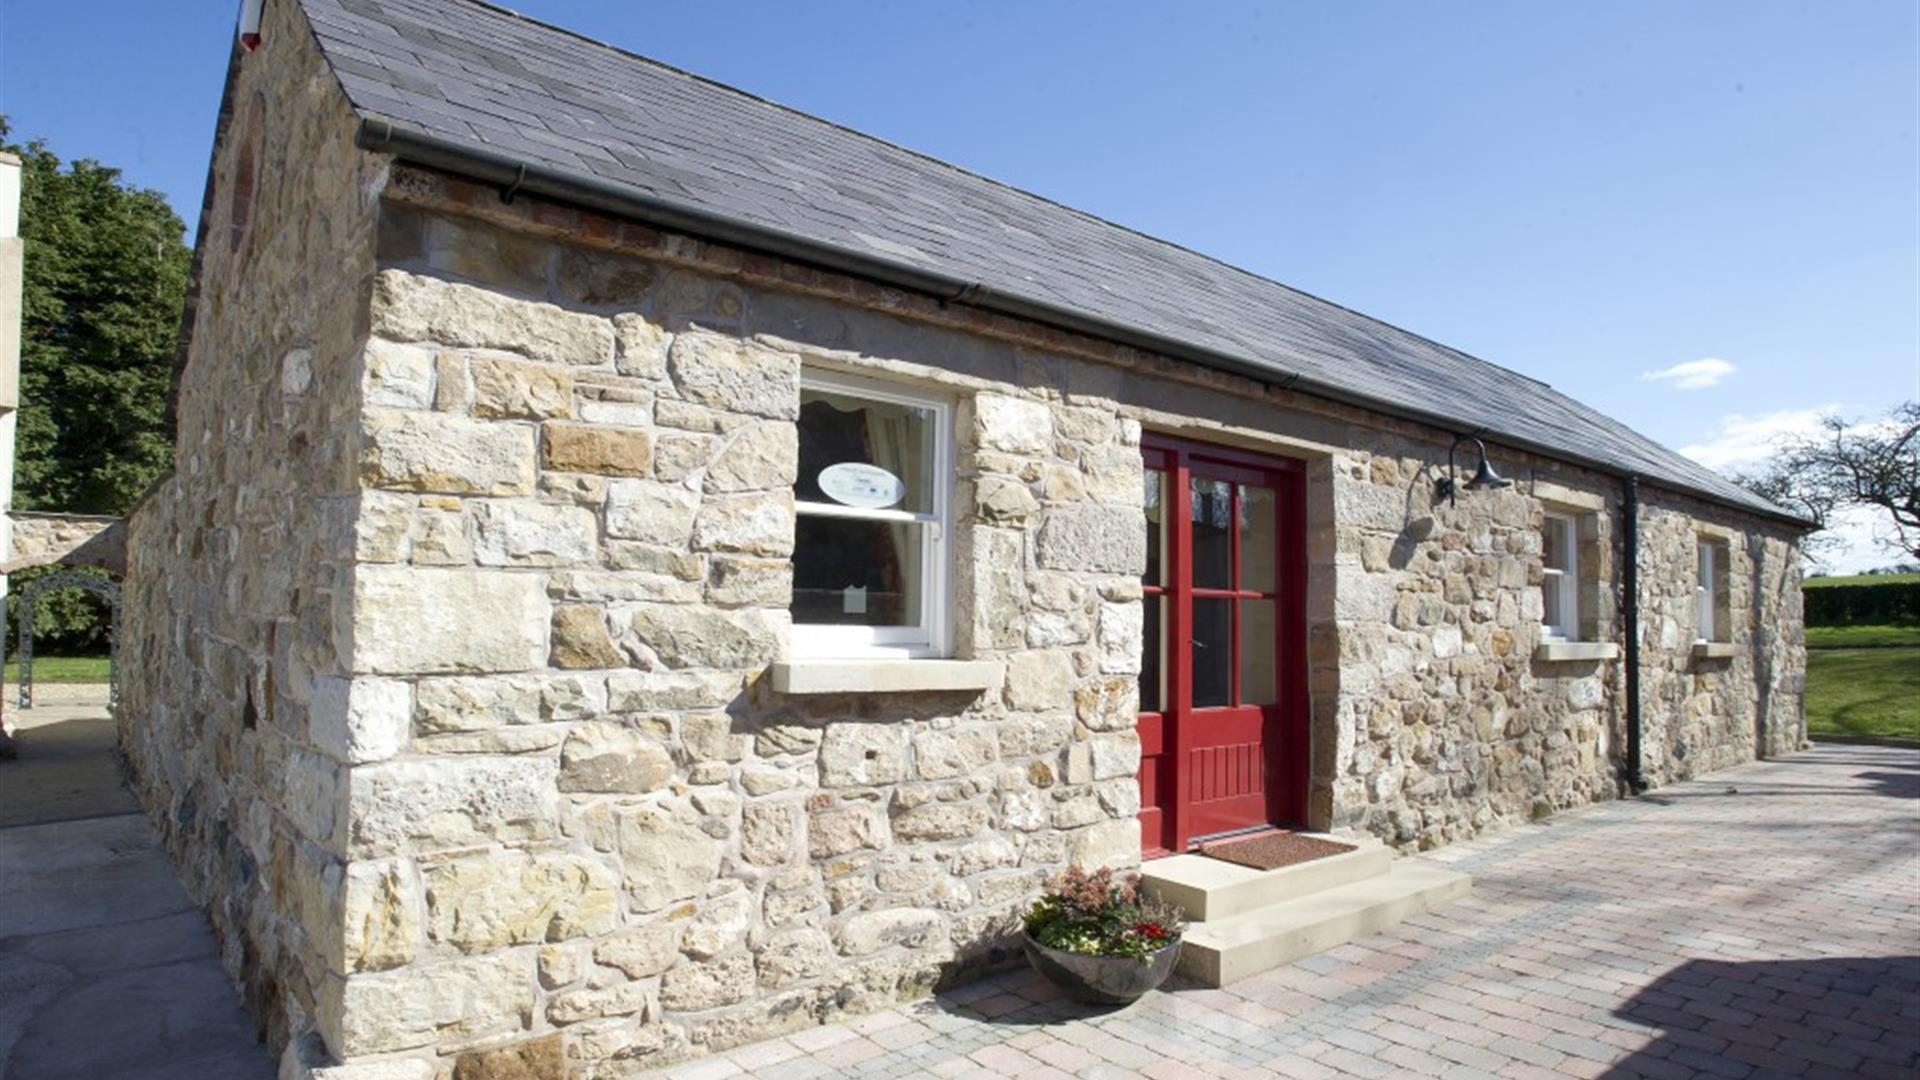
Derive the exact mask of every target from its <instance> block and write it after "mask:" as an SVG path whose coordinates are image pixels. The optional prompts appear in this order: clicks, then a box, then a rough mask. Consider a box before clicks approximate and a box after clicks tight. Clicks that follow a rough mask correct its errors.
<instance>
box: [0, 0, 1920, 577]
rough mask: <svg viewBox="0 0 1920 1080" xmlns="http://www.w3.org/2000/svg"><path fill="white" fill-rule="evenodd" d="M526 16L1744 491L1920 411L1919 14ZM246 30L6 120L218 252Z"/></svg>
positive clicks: (110, 49)
mask: <svg viewBox="0 0 1920 1080" xmlns="http://www.w3.org/2000/svg"><path fill="white" fill-rule="evenodd" d="M517 6H518V7H519V9H520V10H523V11H525V12H527V13H528V14H531V15H534V16H536V17H540V18H544V19H547V20H550V21H553V22H558V23H560V24H562V25H565V26H568V27H570V28H573V29H576V30H580V31H582V32H585V33H589V34H592V35H594V36H597V37H601V38H604V39H607V40H610V41H612V42H614V43H616V44H619V45H621V46H624V47H626V48H630V49H633V50H634V51H637V52H641V53H644V54H646V55H650V56H653V57H656V58H658V59H661V60H664V61H666V62H668V63H672V64H675V65H678V66H680V67H684V68H687V69H690V70H692V71H695V72H698V73H700V74H703V75H707V76H709V77H712V78H715V79H719V80H721V81H723V82H727V83H731V84H733V85H735V86H739V87H742V88H743V89H746V90H749V91H752V92H754V93H757V94H760V95H762V96H765V97H769V98H772V99H774V100H777V101H780V102H783V103H785V104H788V105H792V106H795V107H798V108H801V109H805V110H808V111H810V112H813V113H816V114H818V115H821V116H824V117H827V118H829V119H831V120H834V121H837V122H839V123H842V124H845V125H847V126H850V127H854V128H858V129H861V130H864V131H868V132H871V133H873V134H875V135H879V136H881V137H883V138H887V139H891V140H893V141H895V142H899V143H902V144H904V145H907V146H910V147H913V148H915V149H918V150H922V151H925V152H927V153H931V154H934V155H936V156H938V157H942V158H945V159H947V160H950V161H953V162H956V163H958V164H961V165H964V166H966V167H968V168H971V169H974V170H976V171H979V172H982V173H985V174H987V175H989V176H993V177H996V178H998V179H1001V180H1004V181H1006V182H1009V183H1012V184H1016V185H1018V186H1021V187H1024V188H1027V189H1029V190H1032V191H1035V192H1038V193H1040V194H1042V195H1046V196H1049V197H1051V198H1055V199H1058V200H1060V201H1063V202H1066V203H1070V204H1072V205H1075V206H1078V207H1081V208H1083V209H1085V210H1088V211H1091V212H1093V213H1097V214H1100V215H1102V216H1105V217H1107V218H1110V219H1112V220H1115V221H1119V222H1122V223H1124V224H1127V225H1130V226H1133V227H1135V228H1138V229H1142V230H1144V231H1147V232H1150V233H1154V234H1156V235H1159V236H1162V237H1165V238H1167V239H1170V240H1174V241H1176V242H1179V243H1182V244H1185V245H1187V246H1189V247H1192V248H1195V249H1198V250H1200V251H1204V252H1206V253H1208V254H1210V255H1214V256H1217V257H1220V258H1223V259H1226V260H1228V261H1230V262H1234V263H1237V264H1239V265H1241V266H1244V267H1247V268H1249V269H1251V270H1254V271H1256V272H1258V273H1262V274H1265V275H1267V276H1269V277H1273V278H1277V279H1279V280H1281V281H1284V282H1287V283H1288V284H1291V285H1294V286H1296V287H1298V288H1302V289H1306V290H1308V291H1310V292H1314V293H1317V294H1319V295H1321V296H1325V297H1327V298H1329V299H1332V300H1336V301H1338V302H1340V303H1343V304H1346V305H1348V306H1351V307H1355V308H1358V309H1360V310H1362V311H1366V312H1368V313H1369V314H1372V315H1376V316H1379V317H1381V318H1385V319H1387V320H1389V321H1392V322H1395V323H1398V324H1399V325H1402V326H1405V327H1407V328H1409V329H1411V330H1414V331H1417V332H1419V333H1422V334H1425V335H1427V336H1429V337H1432V338H1435V339H1437V340H1440V341H1443V342H1446V343H1447V344H1450V345H1454V346H1456V347H1459V348H1462V349H1465V350H1467V351H1469V352H1472V353H1474V354H1476V355H1478V356H1481V357H1483V358H1485V359H1488V360H1492V361H1494V362H1496V363H1499V364H1502V365H1505V366H1507V367H1510V368H1514V369H1516V370H1519V371H1523V372H1525V373H1527V374H1529V375H1532V376H1534V377H1536V378H1540V379H1544V380H1546V381H1548V382H1551V383H1553V384H1554V385H1555V386H1557V387H1559V388H1561V389H1562V390H1565V391H1566V392H1568V393H1570V394H1572V395H1573V396H1575V397H1577V398H1580V399H1581V400H1583V401H1586V402H1588V403H1589V404H1592V405H1594V406H1596V407H1598V408H1600V409H1602V410H1604V411H1607V412H1610V413H1612V414H1614V415H1616V416H1619V417H1621V418H1622V419H1624V420H1626V421H1627V422H1628V423H1630V424H1632V425H1634V426H1635V427H1637V428H1639V429H1640V430H1642V431H1644V432H1646V433H1647V434H1649V435H1651V436H1653V437H1654V438H1656V439H1659V440H1660V441H1662V442H1665V443H1667V444H1668V445H1671V446H1674V447H1678V448H1682V449H1686V450H1688V452H1691V453H1694V454H1695V455H1696V456H1699V457H1701V458H1702V459H1703V460H1706V461H1707V462H1708V463H1709V464H1712V465H1715V466H1718V467H1737V466H1739V465H1741V464H1743V463H1745V461H1747V460H1751V459H1752V458H1753V457H1754V456H1755V455H1756V454H1757V453H1759V451H1760V448H1762V447H1764V445H1765V442H1766V440H1767V439H1768V438H1769V437H1771V436H1772V435H1774V434H1776V433H1778V432H1780V431H1783V430H1792V429H1794V428H1795V427H1804V426H1806V425H1808V424H1810V423H1812V422H1813V419H1814V417H1816V416H1817V414H1818V412H1819V411H1820V410H1822V409H1826V408H1838V409H1840V410H1842V411H1844V412H1847V413H1850V414H1863V413H1878V412H1883V411H1885V410H1886V409H1887V408H1888V407H1890V406H1892V405H1893V404H1895V403H1897V402H1898V401H1900V400H1902V399H1904V398H1908V397H1914V396H1920V164H1917V161H1920V156H1917V155H1920V146H1917V144H1916V131H1915V129H1916V125H1917V124H1920V105H1917V104H1916V102H1920V76H1917V74H1916V71H1917V69H1920V60H1917V57H1916V52H1917V48H1920V47H1917V46H1916V40H1917V39H1920V17H1917V15H1916V12H1920V5H1915V4H1913V3H1912V2H1911V0H1849V2H1845V3H1820V4H1815V3H1768V2H1755V0H1739V2H1724V3H1706V2H1691V3H1683V4H1674V3H1625V2H1610V3H1606V4H1586V5H1571V4H1539V3H1518V2H1516V3H1495V2H1485V0H1475V2H1458V3H1448V4H1432V3H1411V2H1405V3H1368V4H1347V3H1328V2H1321V3H1312V4H1308V3H1286V4H1271V3H1269V4H1248V3H1215V4H1208V5H1172V4H1166V3H1164V2H1160V3H1120V2H1102V3H1091V2H1089V3H1077V2H1076V3H1067V2H1061V3H1051V4H1046V3H1014V2H1006V3H953V4H942V5H933V4H900V3H851V2H848V3H817V2H789V3H765V4H747V3H731V2H715V0H704V2H702V3H699V4H685V3H671V4H643V3H628V2H620V3H611V2H604V0H600V2H588V0H520V3H519V4H518V5H517ZM236 7H237V4H236V3H234V2H233V0H166V2H165V3H153V2H151V0H146V2H134V0H94V2H91V3H88V4H86V5H84V7H82V6H80V5H75V4H72V3H56V2H52V0H0V43H3V44H0V111H4V112H6V113H8V114H10V115H11V117H12V122H13V125H14V130H15V135H16V137H22V136H36V135H37V136H44V137H46V138H47V139H48V140H49V141H50V142H51V144H52V145H53V147H54V148H55V149H56V150H57V151H58V152H59V153H61V154H62V155H63V156H80V155H86V156H92V157H96V158H98V159H100V160H103V161H105V162H108V163H109V164H114V165H119V166H121V167H123V168H124V169H125V170H126V171H127V173H128V175H129V176H131V177H132V178H133V179H134V180H135V181H137V182H139V183H142V184H146V185H150V186H153V187H157V188H159V189H161V190H162V191H164V192H166V193H167V194H168V196H169V197H170V198H171V199H172V200H173V202H174V205H175V207H176V208H177V209H179V210H180V212H181V215H182V216H183V217H184V218H186V219H187V221H188V223H189V226H190V227H191V224H192V222H193V221H194V219H195V217H196V215H197V212H198V206H199V196H200V187H201V183H202V180H203V178H204V174H205V169H206V158H207V153H208V148H209V143H210V139H211V136H212V127H213V118H214V113H215V110H216V108H217V106H218V103H219V94H220V81H221V78H222V76H223V74H224V70H225V57H226V48H227V41H228V39H229V35H230V33H231V30H232V22H233V15H234V10H235V8H236ZM1702 361H1718V363H1701V362H1702ZM1683 364H1685V365H1692V366H1691V367H1687V368H1683V369H1681V372H1680V375H1679V376H1675V377H1669V378H1663V379H1649V378H1646V377H1645V376H1646V375H1647V374H1648V373H1651V372H1658V371H1663V370H1667V369H1670V368H1673V367H1674V366H1675V365H1683ZM1681 376H1690V377H1681ZM1701 384H1705V385H1701ZM1886 561H1889V558H1888V557H1887V556H1885V555H1882V554H1875V553H1859V554H1857V555H1855V556H1849V557H1846V558H1844V559H1842V560H1840V565H1843V566H1865V565H1876V564H1879V563H1882V562H1886Z"/></svg>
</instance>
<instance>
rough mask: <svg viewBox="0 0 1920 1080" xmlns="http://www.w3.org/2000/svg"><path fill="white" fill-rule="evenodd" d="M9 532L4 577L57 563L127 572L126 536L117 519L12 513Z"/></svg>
mask: <svg viewBox="0 0 1920 1080" xmlns="http://www.w3.org/2000/svg"><path fill="white" fill-rule="evenodd" d="M6 529H7V531H8V534H9V543H8V547H7V551H8V558H7V561H6V564H5V565H4V566H0V574H11V573H15V572H18V571H20V570H26V569H29V568H31V567H35V566H48V565H51V564H53V563H64V564H66V565H68V566H98V567H101V568H103V569H106V570H110V571H112V572H113V573H116V574H119V573H125V572H126V565H127V553H126V535H125V530H124V529H123V528H122V527H121V520H120V519H119V518H117V517H107V516H102V515H99V514H43V513H36V512H34V511H30V510H10V511H8V512H7V520H6Z"/></svg>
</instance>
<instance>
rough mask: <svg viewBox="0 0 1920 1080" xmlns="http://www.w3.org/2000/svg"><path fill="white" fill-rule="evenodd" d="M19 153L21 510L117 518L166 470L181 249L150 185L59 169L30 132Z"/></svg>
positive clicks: (182, 280) (184, 256)
mask: <svg viewBox="0 0 1920 1080" xmlns="http://www.w3.org/2000/svg"><path fill="white" fill-rule="evenodd" d="M8 133H9V128H8V126H7V123H6V120H5V118H4V117H0V149H5V150H7V151H9V152H11V153H14V154H17V155H19V156H20V160H21V192H20V235H21V238H22V239H23V240H24V241H25V245H24V246H25V253H26V265H25V274H24V282H23V296H22V334H21V349H20V398H21V408H20V419H19V425H20V426H19V450H18V456H17V459H16V460H17V467H16V469H17V471H16V479H15V487H16V490H15V495H14V504H15V505H16V506H17V507H19V508H20V509H23V510H53V511H64V512H69V513H101V514H118V513H123V512H125V511H126V510H127V508H128V507H129V506H131V505H132V503H133V501H134V499H135V498H137V497H138V496H139V495H140V493H141V492H143V491H145V490H146V488H147V485H149V484H150V483H152V482H153V479H154V478H155V477H156V476H158V475H159V474H160V473H161V472H163V471H165V470H166V468H167V467H168V466H169V465H170V464H171V462H172V457H173V438H172V433H171V432H170V431H169V430H168V427H167V422H166V399H167V385H168V382H169V380H170V378H171V372H172V367H173V354H174V344H175V341H176V338H177V335H178V333H179V327H180V313H181V306H182V304H183V303H184V300H185V297H186V290H187V272H188V265H189V263H190V261H191V258H192V256H191V254H190V252H189V251H188V250H187V246H186V244H185V243H184V242H183V241H182V235H183V233H184V228H185V227H184V226H183V224H182V223H181V221H180V218H179V216H178V215H177V214H175V213H174V212H173V210H172V208H171V207H169V206H168V205H167V201H166V198H165V197H164V196H162V195H161V194H160V193H159V192H157V191H151V190H147V189H144V188H135V187H130V186H128V185H127V184H125V183H124V182H122V180H121V179H120V171H119V170H118V169H112V168H108V167H106V166H104V165H101V164H100V163H98V162H95V161H90V160H80V161H75V162H72V163H71V164H70V165H68V166H66V167H65V168H63V167H62V165H61V162H60V159H59V158H58V157H56V156H55V155H54V154H53V152H52V151H50V150H48V149H47V147H46V145H45V144H44V143H42V142H40V141H38V140H35V141H32V142H29V143H27V144H25V145H24V146H22V145H17V144H13V143H11V142H9V141H8V140H7V136H8Z"/></svg>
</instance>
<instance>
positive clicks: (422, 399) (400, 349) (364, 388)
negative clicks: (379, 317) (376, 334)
mask: <svg viewBox="0 0 1920 1080" xmlns="http://www.w3.org/2000/svg"><path fill="white" fill-rule="evenodd" d="M360 357H361V363H362V364H363V365H364V366H363V367H362V368H361V375H360V392H361V394H362V395H363V398H364V401H365V403H366V404H367V405H369V406H374V407H382V408H396V409H430V408H432V407H433V384H434V362H433V350H432V349H427V348H423V347H421V346H418V345H396V344H394V343H393V342H391V341H382V340H381V339H379V338H371V339H369V340H368V341H367V347H366V349H365V350H363V351H362V352H361V354H360Z"/></svg>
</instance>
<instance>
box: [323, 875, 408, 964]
mask: <svg viewBox="0 0 1920 1080" xmlns="http://www.w3.org/2000/svg"><path fill="white" fill-rule="evenodd" d="M343 877H344V883H343V887H342V890H341V895H342V903H343V906H344V911H343V913H342V914H343V916H344V922H345V928H346V932H345V934H344V935H343V936H342V943H343V948H342V951H341V957H340V963H341V970H343V971H346V972H349V973H352V972H360V971H385V970H387V969H388V968H396V967H400V966H402V965H404V964H410V963H412V962H413V958H414V955H415V954H416V952H417V951H418V949H419V940H420V917H419V915H418V914H416V913H417V911H418V910H419V905H420V882H419V879H418V878H417V877H416V876H415V874H414V872H413V867H412V865H411V864H409V863H406V862H403V861H400V860H395V859H382V860H379V861H376V862H353V863H348V864H347V866H346V870H345V873H344V875H343Z"/></svg>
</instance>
